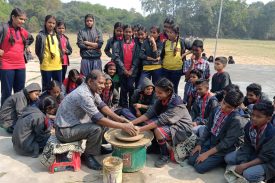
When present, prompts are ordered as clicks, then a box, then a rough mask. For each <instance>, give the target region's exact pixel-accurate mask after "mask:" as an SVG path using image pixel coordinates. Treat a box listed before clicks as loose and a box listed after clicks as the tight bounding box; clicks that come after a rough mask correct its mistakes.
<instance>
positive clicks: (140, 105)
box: [134, 103, 142, 109]
mask: <svg viewBox="0 0 275 183" xmlns="http://www.w3.org/2000/svg"><path fill="white" fill-rule="evenodd" d="M134 107H135V108H137V109H140V108H142V104H139V103H137V104H134Z"/></svg>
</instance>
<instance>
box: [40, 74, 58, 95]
mask: <svg viewBox="0 0 275 183" xmlns="http://www.w3.org/2000/svg"><path fill="white" fill-rule="evenodd" d="M41 76H42V91H45V90H47V89H48V87H49V84H50V82H51V81H52V80H56V81H58V82H59V83H60V84H62V70H57V71H42V70H41Z"/></svg>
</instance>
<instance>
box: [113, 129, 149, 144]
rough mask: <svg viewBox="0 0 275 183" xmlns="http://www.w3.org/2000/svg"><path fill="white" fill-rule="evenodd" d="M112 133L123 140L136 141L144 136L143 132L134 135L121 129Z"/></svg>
mask: <svg viewBox="0 0 275 183" xmlns="http://www.w3.org/2000/svg"><path fill="white" fill-rule="evenodd" d="M114 135H115V137H116V138H117V139H118V140H121V141H124V142H135V141H138V140H140V139H142V138H143V137H144V134H143V133H140V134H138V135H136V136H131V135H129V134H128V133H127V132H124V131H122V130H117V132H116V133H115V134H114Z"/></svg>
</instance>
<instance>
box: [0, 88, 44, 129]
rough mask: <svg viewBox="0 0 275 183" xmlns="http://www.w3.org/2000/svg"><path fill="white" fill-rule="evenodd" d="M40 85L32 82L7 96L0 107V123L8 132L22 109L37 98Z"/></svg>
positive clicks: (33, 102)
mask: <svg viewBox="0 0 275 183" xmlns="http://www.w3.org/2000/svg"><path fill="white" fill-rule="evenodd" d="M40 92H41V87H40V86H39V84H37V83H32V84H30V85H28V86H27V87H25V88H24V89H23V90H21V91H20V92H17V93H15V94H13V95H12V96H10V97H9V98H7V99H6V100H5V102H4V104H3V105H2V107H1V109H0V125H1V127H3V128H5V129H6V130H7V132H8V133H12V132H13V128H14V126H15V124H16V121H17V119H18V118H19V117H20V116H21V115H22V111H23V109H24V108H25V107H27V106H32V105H34V104H35V102H36V101H37V100H38V97H39V95H40Z"/></svg>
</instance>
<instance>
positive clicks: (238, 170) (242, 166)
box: [235, 164, 246, 175]
mask: <svg viewBox="0 0 275 183" xmlns="http://www.w3.org/2000/svg"><path fill="white" fill-rule="evenodd" d="M245 169H246V166H245V164H240V165H237V166H236V168H235V172H236V173H238V174H240V175H242V174H243V171H244V170H245Z"/></svg>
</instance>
